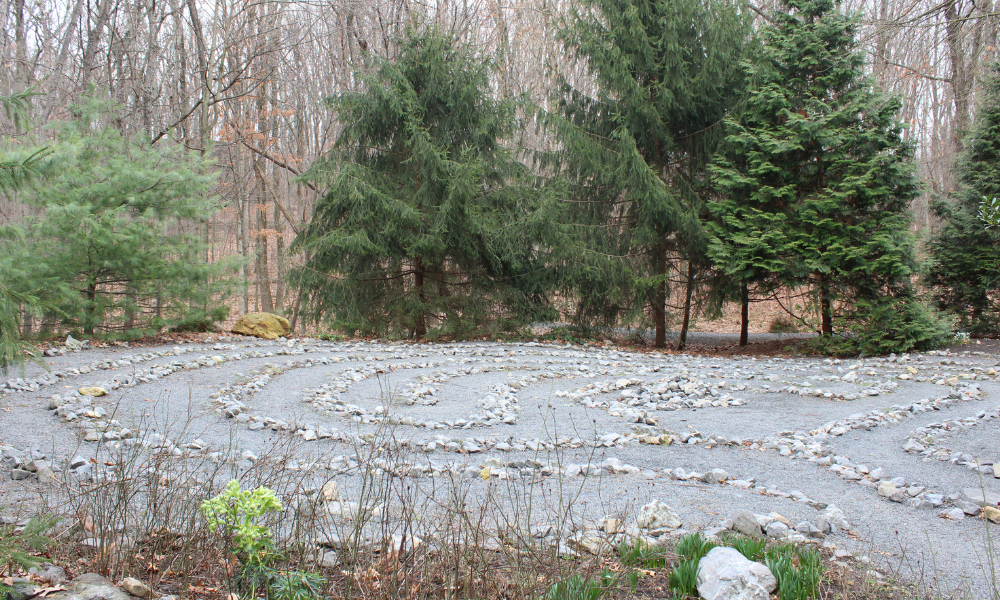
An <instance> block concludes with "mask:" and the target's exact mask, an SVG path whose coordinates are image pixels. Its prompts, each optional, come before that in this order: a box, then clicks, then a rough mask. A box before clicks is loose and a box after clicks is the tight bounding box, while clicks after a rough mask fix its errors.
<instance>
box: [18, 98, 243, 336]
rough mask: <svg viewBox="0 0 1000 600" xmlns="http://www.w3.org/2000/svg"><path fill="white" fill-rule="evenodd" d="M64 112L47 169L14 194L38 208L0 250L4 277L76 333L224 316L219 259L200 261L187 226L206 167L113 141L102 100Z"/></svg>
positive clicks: (204, 202)
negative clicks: (66, 118) (17, 238)
mask: <svg viewBox="0 0 1000 600" xmlns="http://www.w3.org/2000/svg"><path fill="white" fill-rule="evenodd" d="M73 110H74V112H75V114H76V118H75V119H74V120H73V121H70V122H67V123H61V124H57V125H55V126H54V130H55V140H54V142H53V143H52V144H51V145H50V150H51V156H50V157H49V158H48V159H47V160H48V161H50V162H51V165H49V167H48V169H47V171H48V172H47V173H46V176H45V177H43V178H39V179H38V181H37V182H36V183H35V185H32V186H31V187H29V188H28V189H26V190H24V192H23V193H22V194H21V195H20V196H19V199H20V200H21V201H23V202H26V203H28V204H30V205H32V206H35V207H37V208H38V209H39V212H40V214H39V216H37V217H33V218H30V219H26V220H25V221H24V223H23V224H22V228H23V236H24V241H23V243H14V244H10V252H9V253H8V254H7V255H6V256H3V257H0V271H2V272H3V273H4V275H5V278H6V279H7V284H8V285H9V286H10V287H11V288H12V289H13V290H15V291H19V292H21V293H22V294H34V295H37V297H38V298H39V299H40V300H41V301H42V302H44V303H46V304H49V305H51V306H54V307H56V308H57V309H58V310H57V311H56V312H57V314H58V318H59V319H60V320H62V322H63V323H64V325H66V326H67V327H70V328H79V329H80V330H82V331H83V332H84V333H85V334H93V333H96V332H97V331H99V330H121V329H124V328H126V327H128V326H132V327H134V328H136V329H138V328H142V327H146V328H152V329H156V328H158V327H162V326H164V325H166V326H176V325H179V324H183V325H189V326H198V324H204V323H205V321H206V320H208V321H211V320H214V319H219V318H224V317H225V314H224V313H226V312H228V311H227V310H226V309H225V308H222V309H219V308H218V306H219V304H218V300H219V296H218V294H220V293H222V292H223V287H221V285H222V284H224V277H222V270H223V269H224V268H225V265H224V264H216V265H208V264H206V263H205V262H204V244H203V242H202V241H201V240H200V238H199V236H198V235H197V233H198V229H197V226H196V225H197V224H198V223H200V222H202V220H203V219H205V218H206V217H207V216H208V215H209V214H210V211H211V210H212V207H211V206H210V198H209V197H208V191H209V189H210V188H211V186H212V184H213V183H214V180H215V177H214V174H213V173H211V172H210V171H209V164H208V163H207V162H206V161H205V159H203V158H201V157H200V156H198V155H196V154H194V153H191V152H187V151H185V150H184V149H183V148H182V147H181V146H180V145H179V144H174V143H172V142H170V141H169V140H165V141H162V142H161V143H160V144H157V145H156V146H150V145H149V143H148V141H145V140H142V141H139V140H132V139H128V138H126V137H124V136H122V135H121V133H120V132H119V131H118V130H117V129H116V128H115V127H113V126H111V125H110V124H109V123H110V122H111V120H112V117H113V112H112V110H113V107H111V106H109V105H108V104H107V103H104V102H99V101H97V100H93V99H89V100H85V101H84V102H83V103H81V104H80V105H78V106H75V107H74V108H73ZM185 230H187V232H185ZM144 311H145V312H146V313H147V314H146V315H145V318H143V317H144V315H143V312H144Z"/></svg>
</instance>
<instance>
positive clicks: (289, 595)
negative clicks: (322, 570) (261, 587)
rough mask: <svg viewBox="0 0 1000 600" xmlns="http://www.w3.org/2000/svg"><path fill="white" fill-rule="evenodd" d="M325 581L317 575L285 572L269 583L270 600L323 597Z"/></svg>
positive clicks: (310, 599)
mask: <svg viewBox="0 0 1000 600" xmlns="http://www.w3.org/2000/svg"><path fill="white" fill-rule="evenodd" d="M325 585H326V580H325V579H323V577H322V576H321V575H320V574H318V573H307V572H305V571H286V572H284V573H279V574H278V575H276V576H275V577H274V579H273V581H272V582H271V588H270V592H271V595H270V597H271V600H313V599H314V598H322V597H323V586H325Z"/></svg>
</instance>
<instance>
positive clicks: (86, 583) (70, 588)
mask: <svg viewBox="0 0 1000 600" xmlns="http://www.w3.org/2000/svg"><path fill="white" fill-rule="evenodd" d="M66 588H67V589H66V591H64V592H56V593H54V594H49V595H48V596H46V598H48V599H49V600H53V599H54V600H134V598H133V597H132V596H130V595H128V594H126V593H125V592H124V591H122V590H121V589H120V588H118V587H117V586H115V584H114V583H112V582H111V581H109V580H107V579H105V578H104V577H101V576H100V575H98V574H96V573H84V574H83V575H80V576H78V577H77V578H76V579H74V580H73V582H72V583H70V584H69V585H67V586H66Z"/></svg>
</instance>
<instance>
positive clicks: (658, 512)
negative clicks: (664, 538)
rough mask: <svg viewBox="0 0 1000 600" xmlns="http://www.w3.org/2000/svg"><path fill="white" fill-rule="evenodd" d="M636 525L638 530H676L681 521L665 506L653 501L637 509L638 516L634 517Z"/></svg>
mask: <svg viewBox="0 0 1000 600" xmlns="http://www.w3.org/2000/svg"><path fill="white" fill-rule="evenodd" d="M635 521H636V525H638V526H639V528H640V529H661V528H664V527H666V528H669V529H677V528H678V527H680V526H681V519H680V517H678V516H677V513H675V512H674V509H672V508H670V507H669V506H667V505H666V504H663V503H662V502H660V501H659V500H653V501H652V502H650V503H649V504H647V505H645V506H643V507H642V508H640V509H639V516H638V517H636V520H635Z"/></svg>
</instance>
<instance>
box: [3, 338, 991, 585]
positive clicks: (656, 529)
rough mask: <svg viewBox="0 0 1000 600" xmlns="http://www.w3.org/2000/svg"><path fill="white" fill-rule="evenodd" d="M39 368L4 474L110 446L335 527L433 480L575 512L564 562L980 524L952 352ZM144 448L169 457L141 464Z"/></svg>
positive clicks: (973, 427) (7, 431) (547, 354)
mask: <svg viewBox="0 0 1000 600" xmlns="http://www.w3.org/2000/svg"><path fill="white" fill-rule="evenodd" d="M55 354H58V353H55ZM49 360H50V361H51V363H50V370H49V371H46V372H42V371H41V370H39V371H38V372H37V373H30V372H29V374H28V376H27V377H26V378H24V379H13V380H8V381H7V382H6V384H5V385H4V387H3V388H0V390H2V391H3V393H4V398H5V403H10V404H12V405H13V404H17V405H19V406H23V407H26V408H24V409H18V410H23V411H24V412H23V414H25V415H30V414H34V413H32V411H36V412H38V413H39V415H40V416H39V418H41V419H47V420H48V422H49V424H48V425H45V426H42V427H39V426H37V425H36V426H35V427H31V426H24V427H20V426H16V423H18V421H17V420H16V419H14V420H10V419H8V420H7V421H6V422H7V425H6V426H4V425H2V424H0V441H2V442H3V444H5V445H4V446H3V456H4V458H5V460H6V465H7V466H8V467H9V469H10V474H11V479H12V480H14V481H13V484H14V485H18V484H20V485H36V484H37V485H41V484H42V483H43V482H45V481H46V480H49V479H51V480H56V481H61V482H65V481H70V482H73V483H74V484H75V485H79V486H87V485H95V484H99V483H101V482H105V481H110V480H113V479H114V478H115V477H117V476H120V473H121V464H122V459H121V457H122V456H123V455H126V454H129V455H134V456H141V457H142V458H141V459H140V460H139V461H138V462H139V463H141V464H143V465H147V468H149V469H154V470H155V469H159V470H157V471H156V473H157V475H158V476H161V477H162V478H163V479H164V480H167V481H185V480H188V479H190V480H194V481H205V480H206V479H211V478H212V477H219V476H220V475H219V474H220V473H221V471H220V469H219V468H218V465H223V464H224V465H229V468H230V471H226V473H227V476H228V474H229V473H231V474H233V475H234V476H236V477H241V478H251V476H252V475H251V474H253V473H258V475H254V477H259V476H260V475H259V474H260V473H261V472H264V471H266V472H267V473H269V474H270V475H272V476H275V477H277V476H278V474H283V475H282V476H287V481H294V482H295V483H294V485H292V486H290V487H288V488H287V489H284V490H281V493H283V494H285V497H286V498H287V499H289V500H291V501H290V502H289V504H288V506H291V507H297V508H299V509H302V507H304V506H306V505H307V504H308V505H310V506H312V507H313V510H315V509H316V507H319V509H321V512H323V514H325V515H327V516H328V517H329V518H335V519H352V518H356V517H357V516H358V515H359V513H361V512H363V511H365V510H366V507H365V497H364V494H365V492H364V490H365V489H366V486H368V485H369V483H370V482H371V481H375V480H378V481H382V482H383V484H384V485H393V484H392V483H391V482H399V483H400V484H401V485H405V486H407V488H406V489H411V488H412V489H413V490H418V491H417V492H414V493H419V494H422V495H423V497H426V498H434V497H436V495H440V494H441V493H442V492H441V489H443V488H444V485H443V483H444V482H448V485H449V486H450V487H449V489H454V488H455V486H461V488H462V489H463V490H465V492H466V493H469V494H472V496H475V497H488V496H490V495H491V494H497V493H500V494H501V495H506V496H511V495H514V496H516V495H517V494H516V493H514V492H513V491H512V490H515V489H516V490H521V491H522V492H523V493H525V494H531V493H535V492H533V491H531V490H537V493H539V494H542V495H544V496H545V498H546V499H547V501H546V506H548V507H549V508H551V506H552V499H553V498H556V497H558V498H561V499H564V500H565V499H567V498H572V499H573V501H574V502H576V503H577V505H578V506H579V509H580V512H579V515H578V516H579V519H577V518H576V517H574V518H573V519H568V518H567V515H565V514H561V515H554V514H553V513H552V512H551V511H550V512H549V513H548V517H546V518H548V520H549V522H548V523H547V524H546V523H544V522H543V521H545V520H546V518H543V517H541V516H539V517H537V522H536V523H533V524H532V526H533V527H539V528H540V529H539V531H538V532H537V534H538V535H539V536H541V537H544V536H546V535H556V534H558V535H560V536H562V537H559V540H560V541H559V543H560V544H564V545H565V551H566V552H586V551H588V549H590V550H592V549H593V548H592V546H593V545H594V544H597V543H599V540H600V539H604V538H602V537H601V536H600V535H598V534H601V535H603V536H604V537H605V538H606V537H607V536H611V537H614V536H621V535H631V536H633V537H635V536H643V537H647V538H651V539H652V538H656V537H657V536H661V535H673V534H675V533H676V532H677V531H678V530H680V529H691V528H699V529H706V530H707V533H709V534H718V533H720V532H721V531H723V530H724V529H727V528H728V529H731V528H736V529H739V530H741V531H742V530H743V529H745V528H746V527H747V525H746V522H745V521H746V518H745V517H746V515H748V514H749V515H751V516H752V519H751V520H752V523H754V525H753V526H752V527H751V528H753V527H758V526H759V527H760V531H759V533H766V534H768V535H771V536H772V537H780V538H791V539H793V540H795V539H798V540H806V539H820V540H827V541H826V543H828V544H832V543H833V542H832V541H831V540H834V539H840V540H841V541H840V542H839V543H841V545H842V546H843V545H845V544H847V543H848V541H849V540H851V539H853V540H856V541H857V540H860V541H862V542H863V543H865V544H868V545H869V547H870V546H871V545H875V546H876V547H881V548H883V549H884V550H891V549H893V548H894V549H896V550H899V547H900V543H905V544H910V543H913V544H924V545H926V543H927V539H928V536H939V537H941V539H942V540H943V542H942V543H944V542H946V541H947V540H948V539H950V537H956V538H961V537H963V536H965V537H968V536H969V535H970V534H971V533H973V531H972V528H974V527H977V526H979V523H980V521H978V520H973V519H966V517H968V516H980V515H981V514H982V511H983V510H984V509H983V507H984V506H985V507H991V505H992V507H996V506H997V503H998V502H1000V499H998V497H997V495H998V494H1000V464H995V461H996V462H997V463H1000V448H998V447H997V443H996V440H998V439H1000V431H998V423H1000V419H998V409H997V403H996V401H995V400H992V399H991V395H992V394H991V393H992V392H994V391H995V390H996V384H995V383H994V380H995V378H996V374H997V371H996V370H995V367H996V365H997V361H996V360H995V358H993V357H989V356H982V355H975V354H971V353H963V354H961V355H954V354H948V353H946V352H942V353H931V354H923V355H913V356H910V355H903V356H900V357H896V356H891V357H889V358H877V359H858V360H831V359H806V358H799V359H781V358H753V357H744V358H740V357H736V358H721V357H703V356H689V355H663V354H656V353H635V352H629V351H624V350H621V349H617V348H613V347H606V348H601V347H580V346H570V345H565V346H563V345H553V344H544V343H524V344H501V343H464V344H463V343H456V344H440V345H429V344H403V343H399V344H392V343H362V342H345V343H331V342H323V341H318V340H308V339H307V340H293V341H288V342H285V341H279V342H247V341H237V342H234V341H232V340H231V339H230V340H227V341H225V342H223V343H217V344H214V345H213V344H211V343H209V344H201V345H197V344H191V345H181V346H175V347H158V348H152V349H148V350H146V351H142V352H137V351H135V350H129V349H124V348H123V349H120V350H113V349H91V350H83V351H81V352H70V351H69V349H66V353H65V355H61V356H58V355H57V356H53V357H51V358H50V359H49ZM102 392H106V395H93V394H101V393H102ZM45 406H47V408H48V411H49V413H50V414H49V415H41V413H42V412H44V411H45ZM27 419H28V417H24V418H23V420H27ZM43 432H44V433H43ZM81 440H82V441H81ZM47 444H48V445H47ZM156 456H160V457H164V456H165V457H170V458H171V460H172V461H173V462H172V463H171V464H172V465H174V466H172V467H171V468H166V467H161V466H155V467H154V466H150V465H154V463H155V460H154V458H153V457H156ZM143 461H146V462H143ZM156 464H157V465H159V463H156ZM191 465H198V466H197V467H192V466H191ZM211 465H215V467H214V469H213V468H209V466H211ZM171 469H173V470H171ZM210 473H211V474H210ZM385 482H389V483H385ZM11 483H12V482H8V484H5V485H10V484H11ZM503 490H507V491H503ZM639 506H643V509H642V510H639V511H638V514H639V519H638V520H637V521H636V520H634V519H633V517H634V515H631V516H629V512H630V511H635V510H636V509H638V507H639ZM986 510H987V513H988V511H989V510H991V509H990V508H987V509H986ZM542 512H544V511H542ZM542 512H540V513H539V515H541V514H542ZM989 514H991V513H988V514H986V515H985V516H989ZM553 521H555V522H553ZM571 521H572V522H571ZM633 523H634V526H633ZM880 523H885V524H887V525H888V526H889V528H890V529H895V531H896V532H897V534H896V540H895V541H894V540H892V539H891V536H890V535H889V534H887V533H886V532H884V531H882V528H881V526H880ZM553 528H555V531H553ZM900 528H902V529H903V530H904V534H905V535H904V536H903V538H905V539H904V540H902V542H900V536H899V534H898V531H899V530H900ZM963 528H965V529H963ZM844 530H847V531H848V532H849V534H850V537H848V536H847V535H845V532H844ZM838 535H839V536H840V538H835V537H830V536H838ZM921 539H923V541H921ZM566 540H569V541H570V542H572V543H569V542H567V541H566ZM595 540H598V541H595ZM843 558H844V559H845V560H846V559H848V558H849V553H847V552H844V553H843ZM943 562H945V563H948V561H943ZM960 563H961V561H960V560H959V561H957V562H956V564H955V568H961V569H964V568H965V567H964V566H963V565H962V564H960ZM948 564H950V563H948ZM945 568H949V567H947V566H946V567H945Z"/></svg>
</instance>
